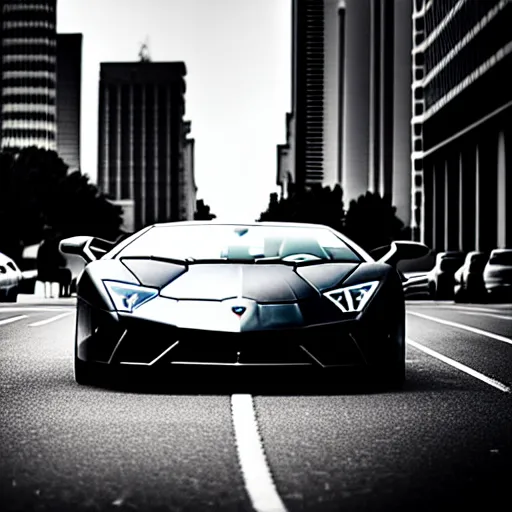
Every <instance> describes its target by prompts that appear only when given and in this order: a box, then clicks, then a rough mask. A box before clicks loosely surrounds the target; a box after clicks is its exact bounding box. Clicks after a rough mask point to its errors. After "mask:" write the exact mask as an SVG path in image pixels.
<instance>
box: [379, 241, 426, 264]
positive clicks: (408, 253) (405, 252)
mask: <svg viewBox="0 0 512 512" xmlns="http://www.w3.org/2000/svg"><path fill="white" fill-rule="evenodd" d="M379 252H380V253H381V254H382V252H383V248H382V247H379V248H378V249H375V250H374V251H372V254H376V253H379ZM429 252H430V249H429V248H428V247H427V246H426V245H425V244H421V243H419V242H411V241H409V240H396V241H394V242H391V245H390V246H389V249H388V250H387V252H386V253H385V254H384V255H382V256H380V257H379V259H378V260H377V262H378V263H387V264H388V265H391V266H395V265H396V264H397V263H398V262H399V261H401V260H414V259H417V258H422V257H423V256H426V255H427V254H428V253H429Z"/></svg>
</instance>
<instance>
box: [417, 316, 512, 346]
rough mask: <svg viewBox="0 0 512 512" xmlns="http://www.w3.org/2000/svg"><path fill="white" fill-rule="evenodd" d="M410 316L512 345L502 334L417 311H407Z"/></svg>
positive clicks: (510, 340) (511, 341) (511, 340)
mask: <svg viewBox="0 0 512 512" xmlns="http://www.w3.org/2000/svg"><path fill="white" fill-rule="evenodd" d="M407 314H408V315H414V316H418V317H420V318H425V319H426V320H431V321H432V322H437V323H439V324H444V325H448V326H450V327H455V328H457V329H463V330H465V331H469V332H472V333H474V334H480V335H481V336H487V337H488V338H492V339H494V340H498V341H503V342H504V343H508V344H510V345H512V339H510V338H507V337H506V336H501V335H500V334H494V333H493V332H489V331H484V330H483V329H478V328H477V327H471V326H469V325H465V324H459V323H458V322H451V321H450V320H443V319H441V318H437V317H435V316H430V315H424V314H423V313H417V312H416V311H407Z"/></svg>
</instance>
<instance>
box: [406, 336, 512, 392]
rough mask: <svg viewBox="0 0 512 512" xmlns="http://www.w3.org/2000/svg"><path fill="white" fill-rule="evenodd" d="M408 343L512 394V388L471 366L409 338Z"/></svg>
mask: <svg viewBox="0 0 512 512" xmlns="http://www.w3.org/2000/svg"><path fill="white" fill-rule="evenodd" d="M407 343H408V344H409V345H412V346H413V347H415V348H417V349H418V350H421V351H422V352H425V354H428V355H429V356H432V357H435V358H436V359H439V360H440V361H443V363H446V364H449V365H450V366H453V367H454V368H457V370H461V371H463V372H465V373H467V374H468V375H471V376H472V377H475V378H476V379H479V380H481V381H482V382H485V383H486V384H489V386H493V387H494V388H496V389H499V390H500V391H503V392H504V393H510V392H511V388H510V387H509V386H507V385H505V384H503V383H502V382H500V381H498V380H496V379H492V378H491V377H488V376H487V375H484V374H483V373H480V372H477V371H476V370H473V368H470V367H469V366H466V365H465V364H462V363H459V362H458V361H455V360H454V359H451V358H449V357H446V356H444V355H443V354H440V353H439V352H436V351H435V350H432V349H430V348H428V347H425V346H424V345H421V344H420V343H417V342H416V341H413V340H411V339H410V338H407Z"/></svg>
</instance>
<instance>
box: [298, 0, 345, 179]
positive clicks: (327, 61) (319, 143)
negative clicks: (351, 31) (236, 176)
mask: <svg viewBox="0 0 512 512" xmlns="http://www.w3.org/2000/svg"><path fill="white" fill-rule="evenodd" d="M342 8H343V2H340V0H294V1H293V4H292V113H291V115H292V119H293V123H294V124H293V138H294V141H293V144H292V145H290V152H292V153H293V157H292V158H293V170H292V172H291V174H292V175H293V179H294V182H295V183H296V185H297V186H298V187H308V186H311V185H314V184H321V185H324V186H331V187H332V186H334V185H336V184H338V183H340V173H341V169H340V159H339V151H340V141H339V138H340V115H341V106H340V100H341V96H340V88H341V81H340V79H341V77H342V68H341V66H342V63H343V59H342V57H341V55H340V50H341V49H342V47H343V45H342V44H340V42H341V41H342V37H343V34H342V30H343V26H342V24H340V20H341V22H343V17H342V16H340V14H339V11H340V9H342Z"/></svg>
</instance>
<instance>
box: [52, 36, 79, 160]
mask: <svg viewBox="0 0 512 512" xmlns="http://www.w3.org/2000/svg"><path fill="white" fill-rule="evenodd" d="M81 90H82V34H57V153H58V154H59V156H60V157H61V158H62V159H63V160H64V162H65V163H66V164H67V165H68V166H69V168H70V170H77V169H80V112H81Z"/></svg>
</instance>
